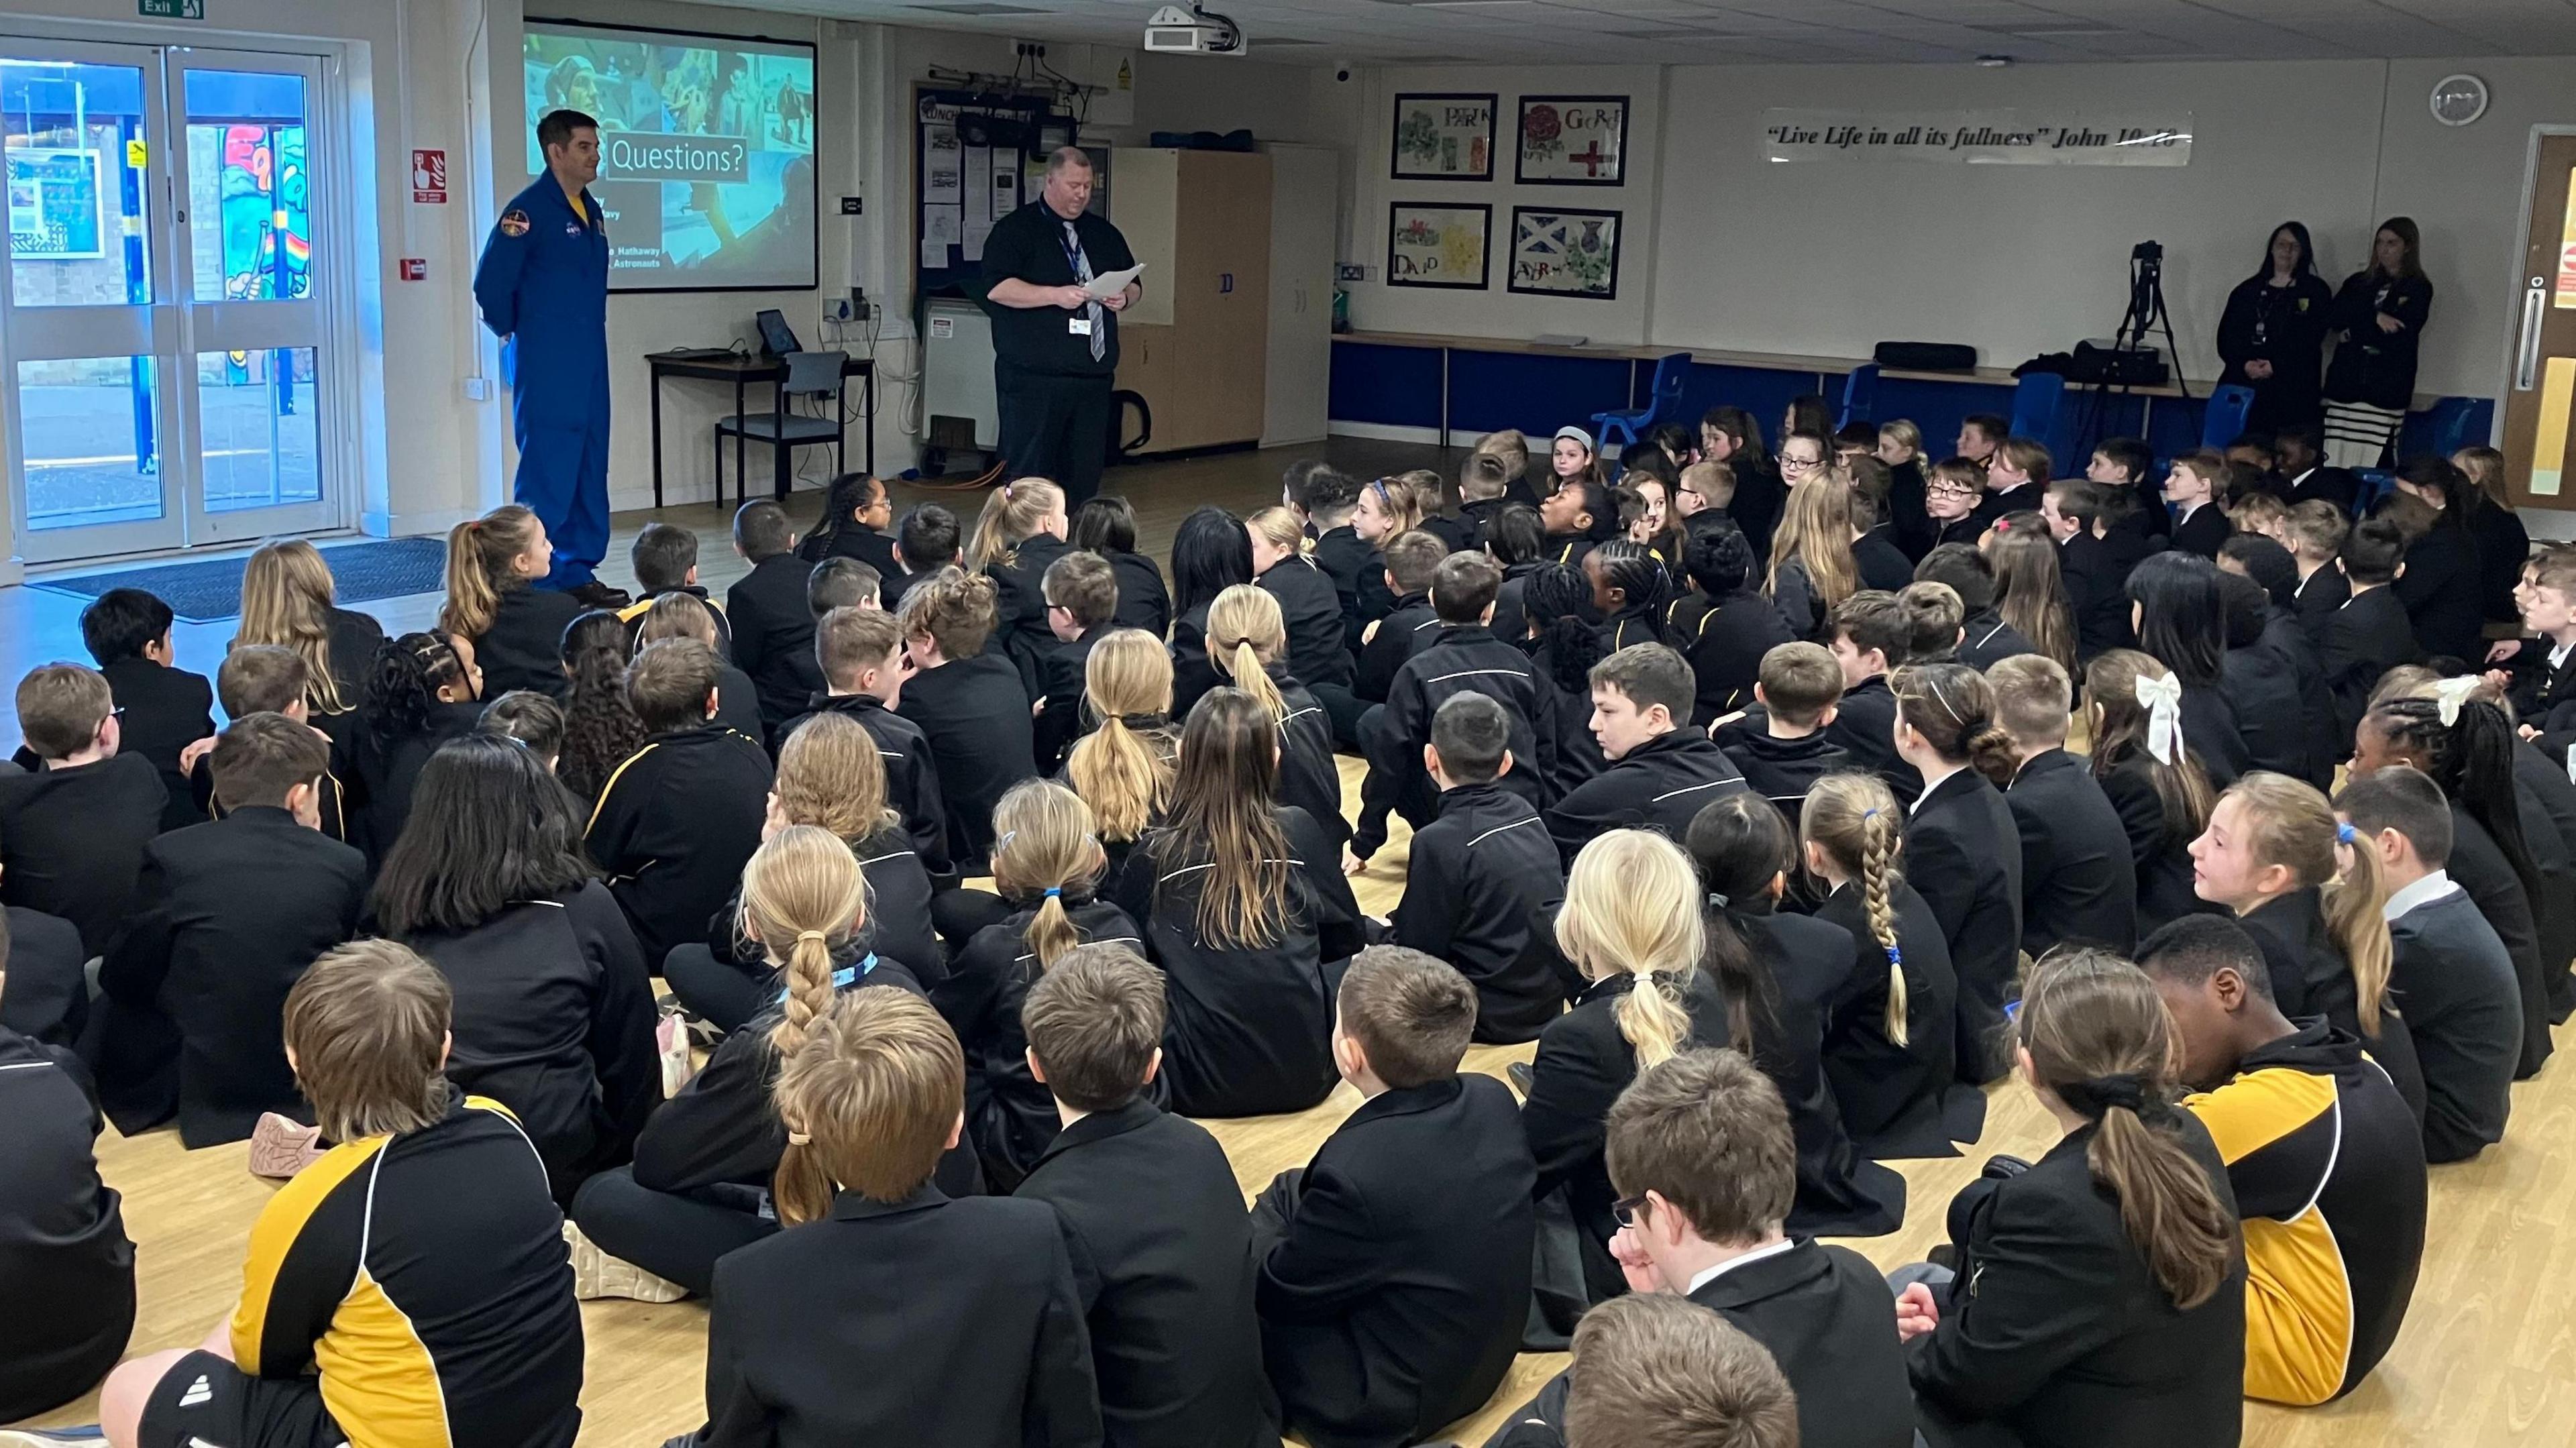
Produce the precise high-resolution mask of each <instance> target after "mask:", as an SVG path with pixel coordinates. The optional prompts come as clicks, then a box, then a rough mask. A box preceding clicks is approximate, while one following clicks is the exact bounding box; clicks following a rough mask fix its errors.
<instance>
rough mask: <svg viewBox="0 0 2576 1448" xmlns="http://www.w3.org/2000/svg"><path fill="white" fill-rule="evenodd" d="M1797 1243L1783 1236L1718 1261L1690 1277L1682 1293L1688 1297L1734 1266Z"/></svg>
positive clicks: (1792, 1238) (1794, 1239) (1757, 1260)
mask: <svg viewBox="0 0 2576 1448" xmlns="http://www.w3.org/2000/svg"><path fill="white" fill-rule="evenodd" d="M1797 1245H1798V1243H1797V1239H1796V1238H1794V1237H1783V1238H1781V1239H1780V1240H1779V1241H1777V1242H1774V1243H1772V1244H1771V1245H1770V1246H1768V1247H1756V1248H1754V1249H1753V1250H1752V1251H1750V1252H1747V1253H1745V1254H1744V1255H1743V1256H1741V1257H1729V1258H1727V1259H1726V1260H1725V1261H1723V1262H1720V1263H1718V1264H1717V1265H1716V1266H1714V1267H1711V1268H1709V1269H1707V1270H1706V1271H1704V1272H1702V1273H1700V1274H1699V1275H1698V1276H1697V1277H1694V1278H1692V1279H1691V1280H1690V1286H1688V1287H1685V1288H1683V1289H1682V1295H1683V1296H1684V1297H1688V1296H1689V1295H1691V1294H1692V1293H1694V1292H1697V1291H1699V1290H1700V1289H1701V1288H1702V1287H1705V1286H1707V1285H1708V1284H1709V1283H1711V1282H1714V1281H1716V1280H1717V1279H1718V1278H1720V1277H1723V1276H1725V1275H1726V1274H1727V1273H1729V1272H1732V1271H1734V1270H1735V1269H1736V1268H1738V1267H1741V1266H1743V1265H1744V1264H1745V1263H1747V1262H1759V1261H1761V1260H1762V1259H1763V1258H1765V1257H1777V1256H1779V1255H1780V1254H1781V1253H1783V1252H1786V1251H1788V1250H1789V1249H1790V1248H1792V1247H1795V1246H1797Z"/></svg>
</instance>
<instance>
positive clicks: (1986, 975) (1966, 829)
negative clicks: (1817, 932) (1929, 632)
mask: <svg viewBox="0 0 2576 1448" xmlns="http://www.w3.org/2000/svg"><path fill="white" fill-rule="evenodd" d="M1933 551H1934V552H1935V553H1938V552H1939V551H1940V550H1939V549H1937V548H1936V549H1934V550H1933ZM1895 692H1896V705H1897V723H1896V752H1897V754H1898V755H1899V756H1900V757H1901V758H1903V759H1904V760H1905V762H1906V763H1908V764H1910V765H1912V766H1914V769H1915V772H1916V773H1917V774H1918V775H1919V776H1921V778H1922V780H1923V795H1922V798H1920V799H1919V800H1917V801H1916V802H1915V804H1914V807H1913V814H1912V816H1911V817H1910V818H1908V819H1907V820H1906V822H1905V857H1906V861H1907V875H1908V877H1909V878H1911V879H1912V880H1913V881H1914V885H1915V888H1916V889H1918V890H1920V891H1922V892H1923V900H1924V903H1925V904H1928V905H1930V906H1931V907H1932V916H1933V918H1934V919H1936V920H1938V921H1940V922H1941V936H1942V938H1943V939H1944V940H1947V941H1948V942H1949V944H1950V962H1951V965H1952V966H1953V968H1954V969H1956V970H1957V972H1958V978H1959V1008H1958V1012H1957V1014H1956V1015H1955V1017H1954V1018H1953V1024H1952V1038H1953V1042H1954V1056H1955V1063H1956V1067H1957V1070H1958V1073H1959V1079H1960V1080H1962V1081H1965V1082H1969V1083H1971V1084H1978V1085H1982V1084H1983V1083H1985V1082H1988V1081H1992V1080H1994V1079H1995V1078H1997V1077H1999V1076H2001V1075H2003V1074H2004V1072H2005V1071H2006V1070H2007V1069H2008V1066H2007V1064H2006V1058H2005V1057H2004V1056H2003V1054H2002V1052H2001V1049H2000V1045H1999V1034H1998V1033H1999V1032H2000V1031H2001V1029H2002V1027H2003V1023H2004V1004H2005V1001H2006V998H2007V997H2009V996H2010V995H2011V993H2012V987H2013V980H2014V978H2015V976H2016V974H2017V973H2018V966H2019V962H2020V953H2021V837H2020V833H2019V831H2018V829H2017V828H2016V827H2015V826H2014V824H2013V816H2012V807H2011V806H2009V805H2007V804H2005V803H2004V797H2003V794H2002V792H2001V791H1999V790H1997V789H1996V788H1995V787H1994V784H1993V782H1992V781H1993V778H1994V776H1995V775H1996V774H2006V775H2007V777H2009V775H2008V771H2009V768H2010V762H2011V755H2012V736H2010V735H2008V734H2006V733H2005V732H2004V731H2003V726H2002V725H2001V724H1999V723H1997V722H1996V720H1995V702H1994V691H1993V690H1992V689H1990V688H1988V687H1987V685H1986V680H1985V676H1984V675H1983V674H1980V673H1978V672H1977V671H1976V670H1974V669H1971V668H1969V667H1967V666H1966V665H1964V664H1908V665H1907V666H1905V667H1904V668H1902V669H1899V670H1897V671H1896V680H1895Z"/></svg>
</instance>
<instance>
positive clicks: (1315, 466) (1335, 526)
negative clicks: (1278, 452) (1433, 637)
mask: <svg viewBox="0 0 2576 1448" xmlns="http://www.w3.org/2000/svg"><path fill="white" fill-rule="evenodd" d="M1360 486H1361V485H1360V480H1359V479H1357V478H1354V477H1351V476H1349V475H1348V474H1345V473H1339V472H1335V471H1334V470H1333V469H1331V468H1330V467H1327V466H1325V465H1324V464H1322V463H1320V462H1317V463H1298V464H1293V465H1291V466H1290V468H1289V469H1288V475H1287V476H1286V477H1285V478H1284V479H1283V480H1282V483H1281V488H1280V501H1281V502H1283V503H1284V504H1286V505H1287V506H1288V507H1289V508H1290V509H1291V510H1293V511H1295V512H1296V513H1297V514H1298V515H1299V516H1300V517H1302V518H1304V519H1305V521H1306V527H1307V529H1308V530H1309V531H1310V532H1312V533H1313V535H1314V538H1315V554H1314V557H1315V565H1316V566H1317V567H1319V568H1321V569H1323V570H1324V574H1325V576H1326V577H1328V578H1330V579H1332V580H1333V592H1334V593H1335V594H1336V595H1338V596H1339V597H1340V599H1341V604H1342V636H1343V637H1344V638H1345V639H1353V638H1357V637H1359V635H1360V631H1361V630H1362V629H1364V628H1366V627H1368V625H1369V623H1370V622H1371V621H1372V620H1375V619H1381V618H1384V617H1386V616H1387V615H1388V614H1389V613H1391V612H1393V611H1394V609H1395V595H1394V594H1393V593H1392V592H1391V591H1389V590H1388V588H1387V586H1386V555H1385V554H1384V553H1382V552H1381V551H1379V550H1380V546H1381V545H1379V544H1377V543H1375V542H1372V541H1371V540H1370V539H1366V538H1362V537H1361V536H1360V534H1359V529H1358V527H1357V522H1356V520H1357V517H1358V513H1359V501H1360ZM1382 511H1383V510H1382V509H1380V508H1377V507H1375V506H1374V505H1373V506H1372V507H1371V509H1370V516H1369V526H1370V528H1371V529H1372V531H1373V532H1375V531H1377V530H1382V529H1383V527H1384V521H1383V520H1382V519H1381V518H1380V517H1379V516H1378V515H1379V513H1381V512H1382ZM1397 531H1402V530H1400V529H1399V530H1397ZM1383 536H1385V537H1389V538H1391V537H1393V536H1394V534H1393V533H1384V534H1383ZM1173 550H1174V556H1173V561H1172V572H1173V575H1174V579H1175V581H1176V582H1177V580H1178V577H1179V574H1180V569H1181V565H1180V559H1179V544H1178V542H1177V541H1176V542H1175V543H1174V545H1173ZM1251 579H1252V575H1250V574H1249V573H1247V575H1246V577H1245V579H1244V580H1243V581H1245V582H1250V581H1251ZM1172 641H1173V642H1174V643H1176V644H1177V643H1179V642H1181V639H1180V636H1179V634H1178V633H1177V632H1175V633H1174V635H1173V639H1172Z"/></svg>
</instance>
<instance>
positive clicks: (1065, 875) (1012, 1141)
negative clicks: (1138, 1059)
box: [930, 779, 1145, 1191]
mask: <svg viewBox="0 0 2576 1448" xmlns="http://www.w3.org/2000/svg"><path fill="white" fill-rule="evenodd" d="M993 828H994V829H995V830H996V831H997V832H998V833H997V835H996V837H995V842H994V845H993V886H994V888H995V889H997V890H999V891H1000V892H1001V895H1002V899H1003V900H1004V901H1005V902H1007V903H1008V904H1009V906H1010V907H1011V913H1010V914H1008V915H1006V916H1004V917H1003V918H1001V919H1000V920H997V921H995V922H994V923H993V924H990V925H987V926H985V927H984V928H983V929H981V930H978V931H976V932H975V935H974V938H973V939H971V940H969V941H967V942H966V945H965V948H964V949H962V950H960V951H959V952H958V953H957V958H956V960H955V961H953V962H952V963H951V964H950V966H949V971H948V977H947V979H945V980H943V981H941V982H940V983H939V984H938V985H936V986H934V987H932V988H931V994H930V1003H931V1004H932V1005H935V1006H937V1007H939V1013H940V1014H941V1015H943V1016H946V1017H947V1018H948V1024H949V1025H951V1026H953V1027H955V1028H956V1030H957V1040H958V1044H959V1045H960V1046H962V1047H963V1048H964V1049H965V1052H966V1082H967V1084H966V1100H967V1108H966V1130H967V1134H968V1136H969V1137H970V1138H971V1139H972V1140H973V1142H974V1144H975V1151H976V1154H977V1155H978V1156H980V1157H981V1158H982V1159H983V1162H984V1174H985V1179H986V1180H987V1181H988V1182H990V1183H991V1184H992V1186H993V1188H994V1189H995V1190H997V1191H1008V1190H1010V1189H1011V1188H1013V1187H1016V1186H1017V1185H1019V1182H1020V1179H1021V1178H1022V1177H1025V1176H1027V1175H1028V1172H1029V1168H1031V1167H1033V1166H1035V1165H1037V1160H1038V1157H1039V1155H1040V1154H1042V1153H1043V1152H1045V1150H1046V1148H1047V1143H1048V1142H1050V1141H1053V1140H1054V1139H1055V1134H1056V1129H1057V1127H1058V1125H1059V1122H1060V1118H1059V1117H1058V1116H1057V1115H1056V1109H1055V1098H1054V1097H1053V1096H1052V1095H1050V1094H1049V1093H1048V1091H1047V1088H1046V1087H1045V1086H1044V1085H1043V1084H1041V1083H1040V1082H1039V1081H1038V1079H1037V1078H1036V1077H1035V1076H1033V1075H1032V1074H1030V1071H1029V1064H1028V1047H1029V1041H1028V1035H1027V1033H1026V1032H1024V1031H1022V1030H1021V1029H1020V1006H1021V1005H1022V1003H1023V1002H1025V1001H1026V1000H1027V999H1028V994H1029V988H1030V987H1031V986H1033V985H1035V984H1037V980H1038V977H1039V976H1040V975H1042V974H1044V973H1045V971H1046V970H1047V968H1048V967H1050V966H1052V965H1054V964H1055V963H1056V962H1057V961H1058V960H1060V959H1062V958H1063V957H1064V954H1065V952H1067V951H1069V950H1072V949H1073V948H1074V947H1076V946H1078V945H1097V944H1103V943H1117V944H1123V945H1127V946H1129V947H1131V948H1133V949H1135V950H1137V951H1139V952H1141V951H1143V950H1144V948H1145V942H1144V934H1145V933H1144V932H1143V931H1142V930H1139V929H1138V928H1137V927H1136V922H1135V921H1133V920H1131V919H1129V918H1128V917H1127V912H1125V911H1123V910H1121V909H1119V908H1118V907H1117V906H1116V905H1113V904H1111V903H1109V902H1108V901H1106V900H1101V899H1098V898H1096V892H1097V891H1098V890H1099V888H1100V882H1101V877H1102V872H1103V871H1104V870H1105V869H1106V868H1107V865H1108V855H1107V854H1106V852H1104V851H1103V850H1102V849H1101V846H1100V834H1099V826H1098V825H1097V824H1096V823H1095V822H1094V821H1093V819H1092V815H1091V807H1090V806H1088V805H1086V804H1084V803H1083V802H1082V797H1081V796H1080V795H1077V794H1075V793H1074V792H1073V791H1072V790H1070V789H1067V788H1065V787H1064V786H1063V785H1061V784H1057V783H1056V782H1054V781H1053V780H1045V779H1029V780H1022V781H1021V782H1020V783H1018V784H1015V785H1013V786H1011V790H1010V793H1008V794H1005V795H1003V796H1002V802H1001V803H1000V804H999V805H997V806H995V808H994V810H993Z"/></svg>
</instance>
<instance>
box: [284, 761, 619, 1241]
mask: <svg viewBox="0 0 2576 1448" xmlns="http://www.w3.org/2000/svg"><path fill="white" fill-rule="evenodd" d="M630 773H631V771H630ZM623 787H624V786H622V785H621V786H620V788H623ZM413 821H414V822H413V824H412V825H411V826H410V827H408V828H406V829H405V830H404V831H403V835H402V838H401V839H399V840H397V841H395V842H394V847H393V849H392V850H391V851H389V852H387V854H386V856H385V867H384V871H383V873H382V874H380V875H378V876H377V878H376V884H375V890H374V892H373V894H372V895H370V896H369V899H368V912H369V913H370V914H371V915H372V916H373V917H374V919H375V922H376V925H377V928H378V929H380V930H381V931H383V933H384V934H385V936H386V937H387V938H389V939H394V940H400V941H402V942H403V943H404V944H406V945H408V946H410V947H411V948H412V949H414V950H417V951H419V952H420V953H421V954H422V955H424V956H427V957H428V958H429V959H430V961H431V962H432V963H434V964H435V965H436V966H437V967H438V969H439V972H440V974H442V975H444V976H445V977H446V978H447V980H448V983H449V985H450V987H451V988H452V989H453V991H454V993H455V1015H456V1024H455V1033H456V1043H455V1054H454V1058H453V1060H452V1061H451V1062H450V1064H449V1074H450V1076H451V1077H452V1079H454V1080H455V1081H456V1082H457V1084H458V1085H460V1086H463V1087H464V1088H466V1089H467V1090H469V1091H473V1092H474V1093H476V1094H477V1095H482V1096H489V1097H491V1098H493V1099H494V1100H496V1101H498V1102H500V1103H501V1104H502V1105H503V1106H506V1107H508V1108H509V1109H510V1112H511V1114H512V1115H514V1116H515V1117H517V1118H518V1121H519V1124H520V1126H521V1127H522V1128H523V1129H525V1130H526V1132H527V1134H528V1136H529V1138H530V1139H531V1140H533V1141H534V1142H535V1143H536V1145H537V1151H538V1153H539V1154H540V1155H541V1156H543V1157H544V1159H545V1162H546V1169H547V1172H548V1174H549V1175H550V1176H551V1177H552V1179H553V1181H554V1183H555V1190H556V1193H557V1195H558V1196H559V1197H561V1198H562V1199H563V1200H566V1201H569V1200H571V1198H572V1193H573V1189H574V1188H576V1187H578V1186H580V1185H581V1182H582V1179H583V1178H584V1177H586V1176H588V1175H589V1174H591V1173H592V1172H595V1171H599V1170H601V1169H603V1168H605V1167H609V1166H614V1165H616V1164H617V1163H619V1162H622V1161H624V1160H626V1158H627V1156H628V1154H629V1153H630V1152H631V1151H632V1150H633V1149H634V1145H635V1134H636V1132H638V1131H640V1130H642V1129H643V1125H644V1119H645V1117H646V1116H647V1115H648V1114H649V1113H650V1112H651V1111H652V1110H653V1108H654V1107H655V1106H656V1105H658V1104H659V1103H660V1101H661V1099H662V1069H661V1062H660V1058H659V1057H658V1056H657V1055H656V1053H655V1050H654V1037H653V1031H654V1016H653V992H652V984H651V971H650V969H649V968H648V967H647V965H646V961H647V960H648V959H649V957H647V956H646V955H644V954H643V953H642V952H641V951H640V950H639V949H638V948H637V945H636V938H635V934H634V931H633V930H632V929H631V928H630V927H629V926H628V924H627V917H626V914H625V912H623V911H621V910H619V909H617V908H616V906H617V901H616V900H615V898H614V897H613V896H612V895H611V894H610V887H608V886H605V885H602V884H600V883H599V882H598V880H597V878H596V875H597V871H596V870H594V869H593V868H592V867H591V864H590V862H589V861H588V860H587V859H585V858H584V857H583V855H582V847H581V817H580V815H579V813H578V812H577V806H576V805H575V804H574V802H573V800H572V797H571V796H570V795H569V794H567V793H565V791H564V789H563V787H562V786H561V785H559V784H557V783H556V782H555V780H554V777H553V776H552V775H550V774H548V773H547V772H546V770H545V767H544V765H542V764H541V763H539V762H538V760H537V759H536V757H535V756H534V755H532V754H530V753H529V752H528V751H527V750H525V749H522V748H520V747H519V746H517V745H515V744H512V743H509V742H508V741H506V740H500V739H493V738H490V737H487V736H481V735H477V736H474V737H472V738H467V739H460V740H457V741H455V742H454V743H452V744H449V745H448V746H447V747H445V748H443V749H441V750H440V751H439V752H438V753H437V754H436V755H435V756H433V757H432V758H431V759H430V762H429V767H428V768H426V769H424V770H422V771H421V776H420V798H419V808H418V809H417V811H415V813H414V815H413ZM314 1104H315V1106H316V1107H317V1108H318V1107H319V1106H320V1103H319V1102H316V1103H314Z"/></svg>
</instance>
